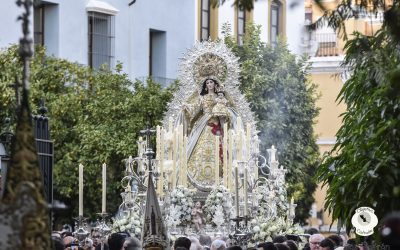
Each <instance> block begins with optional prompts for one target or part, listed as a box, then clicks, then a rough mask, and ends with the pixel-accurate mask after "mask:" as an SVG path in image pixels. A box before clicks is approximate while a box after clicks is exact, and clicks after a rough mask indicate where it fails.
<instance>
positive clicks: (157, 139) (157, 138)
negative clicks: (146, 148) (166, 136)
mask: <svg viewBox="0 0 400 250" xmlns="http://www.w3.org/2000/svg"><path fill="white" fill-rule="evenodd" d="M160 131H161V130H160V126H159V125H157V127H156V152H157V154H156V159H157V160H159V159H160V151H161V149H160V145H161V140H160V136H161V135H160V133H161V132H160Z"/></svg>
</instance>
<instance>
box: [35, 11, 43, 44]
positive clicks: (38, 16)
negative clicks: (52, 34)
mask: <svg viewBox="0 0 400 250" xmlns="http://www.w3.org/2000/svg"><path fill="white" fill-rule="evenodd" d="M44 8H45V6H44V5H40V6H38V7H35V8H34V9H33V42H34V43H35V44H39V45H42V46H43V45H44Z"/></svg>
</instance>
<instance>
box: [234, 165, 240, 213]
mask: <svg viewBox="0 0 400 250" xmlns="http://www.w3.org/2000/svg"><path fill="white" fill-rule="evenodd" d="M235 208H236V217H239V172H238V168H237V167H235Z"/></svg>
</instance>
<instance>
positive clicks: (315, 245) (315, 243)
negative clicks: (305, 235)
mask: <svg viewBox="0 0 400 250" xmlns="http://www.w3.org/2000/svg"><path fill="white" fill-rule="evenodd" d="M323 239H325V237H324V236H323V235H322V234H313V235H311V236H310V238H309V239H308V243H310V249H311V250H319V244H320V243H321V241H322V240H323Z"/></svg>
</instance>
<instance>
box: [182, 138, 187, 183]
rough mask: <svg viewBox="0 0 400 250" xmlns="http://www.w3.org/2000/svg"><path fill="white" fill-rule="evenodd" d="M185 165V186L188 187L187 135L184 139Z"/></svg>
mask: <svg viewBox="0 0 400 250" xmlns="http://www.w3.org/2000/svg"><path fill="white" fill-rule="evenodd" d="M183 166H184V168H183V169H184V174H183V186H184V187H187V136H186V135H185V136H184V140H183Z"/></svg>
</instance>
